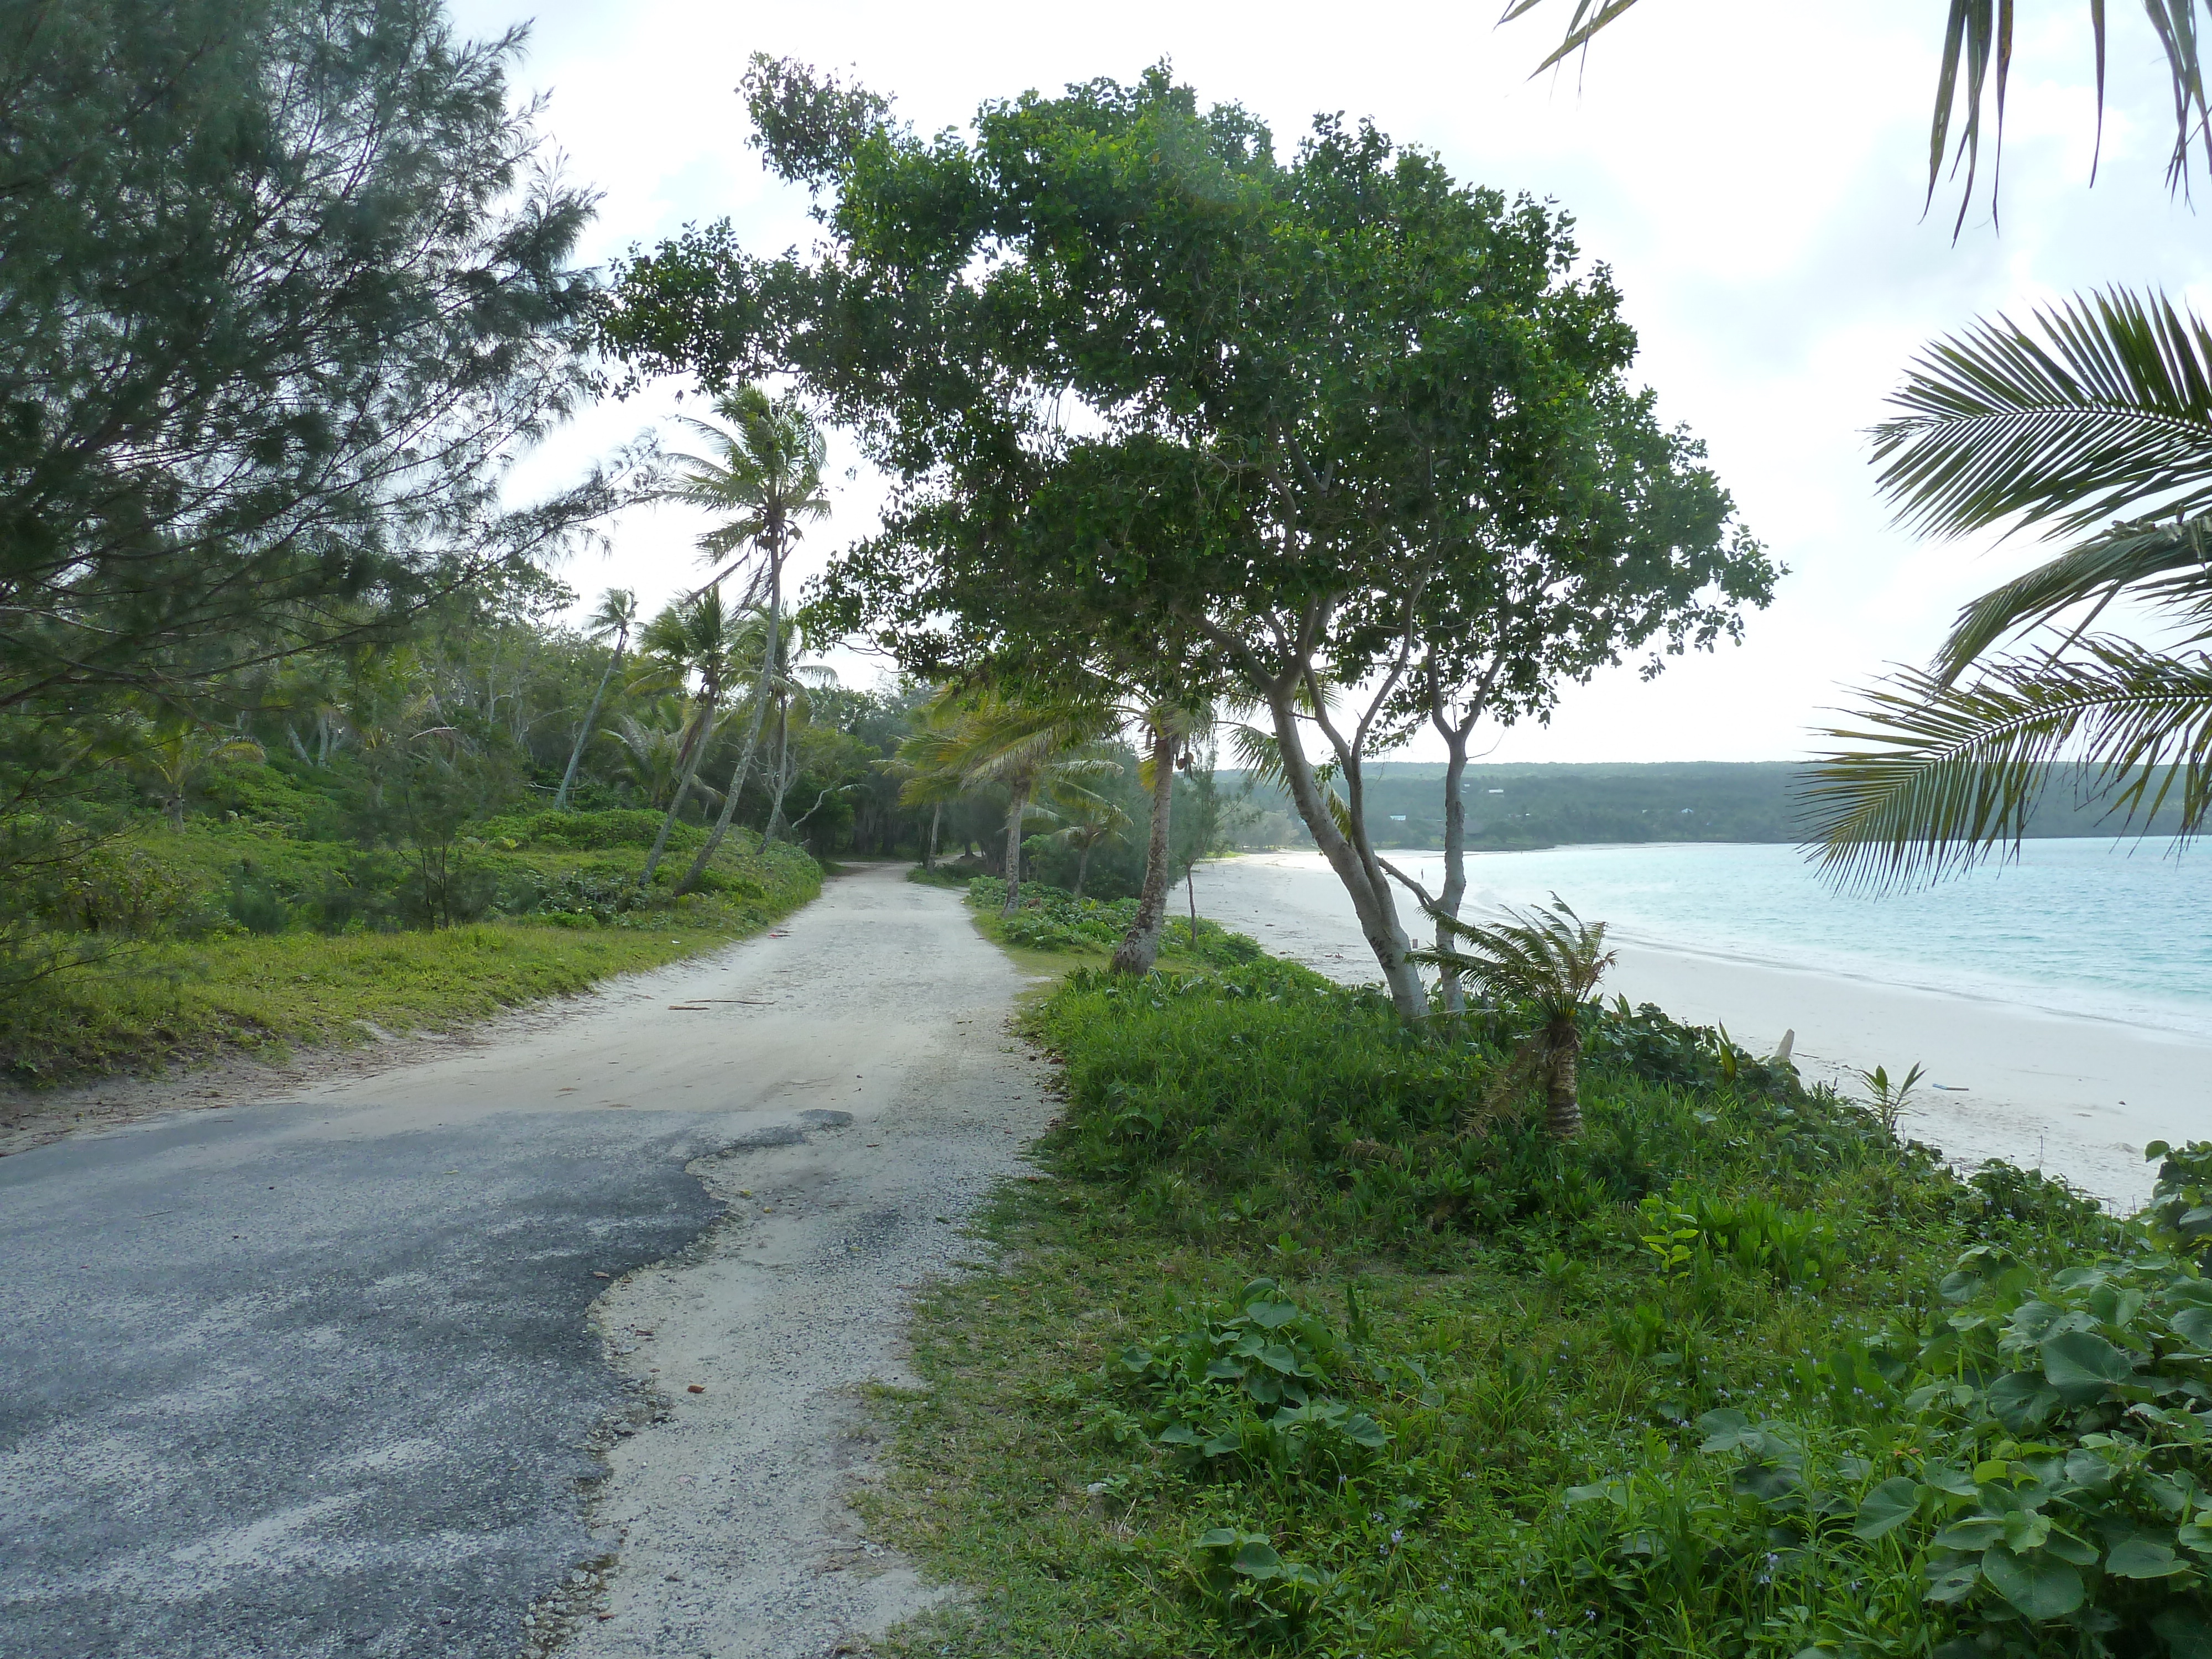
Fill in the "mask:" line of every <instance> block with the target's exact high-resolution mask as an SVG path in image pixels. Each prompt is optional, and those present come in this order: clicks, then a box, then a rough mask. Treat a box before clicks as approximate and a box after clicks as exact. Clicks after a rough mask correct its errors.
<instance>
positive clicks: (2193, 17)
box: [1498, 0, 2212, 235]
mask: <svg viewBox="0 0 2212 1659" xmlns="http://www.w3.org/2000/svg"><path fill="white" fill-rule="evenodd" d="M1543 3H1544V0H1510V3H1509V4H1508V5H1507V6H1506V8H1505V15H1504V16H1503V17H1501V18H1499V19H1498V21H1499V22H1500V23H1501V24H1504V23H1510V22H1511V21H1513V20H1514V19H1515V18H1516V17H1522V16H1525V15H1527V14H1528V13H1529V12H1532V11H1534V9H1536V8H1537V7H1538V6H1540V5H1541V4H1543ZM1635 3H1636V0H1575V9H1574V12H1573V14H1572V15H1571V16H1570V17H1569V19H1568V20H1567V32H1566V35H1565V38H1564V39H1563V40H1561V41H1560V42H1559V45H1558V46H1555V47H1554V48H1553V51H1552V54H1551V56H1549V57H1548V58H1545V59H1544V61H1543V62H1542V63H1541V64H1538V65H1537V67H1536V73H1537V74H1539V75H1541V74H1542V73H1543V72H1544V70H1547V69H1550V68H1551V67H1552V66H1553V64H1557V63H1559V62H1560V61H1561V60H1562V59H1564V58H1566V57H1567V56H1568V55H1569V54H1570V53H1571V52H1579V51H1581V50H1582V49H1583V47H1585V46H1588V45H1589V42H1590V38H1591V37H1592V36H1593V35H1595V33H1597V32H1598V31H1599V30H1600V29H1601V28H1603V27H1606V25H1607V24H1608V23H1610V22H1612V21H1613V20H1614V19H1616V18H1618V17H1619V16H1620V15H1621V14H1622V13H1623V12H1625V11H1626V10H1627V9H1629V7H1631V6H1632V5H1633V4H1635ZM2013 4H2014V0H1947V3H1946V4H1945V6H1944V18H1943V58H1942V66H1941V67H1940V68H1939V69H1938V70H1936V108H1935V112H1934V115H1933V117H1932V118H1930V120H1929V129H1928V199H1929V202H1930V203H1933V202H1934V201H1935V199H1936V188H1937V186H1938V185H1941V184H1942V180H1943V173H1944V169H1945V168H1946V167H1947V166H1948V167H1949V168H1950V170H1951V172H1952V173H1954V175H1955V174H1956V173H1958V172H1959V170H1960V168H1961V167H1963V168H1964V169H1965V172H1966V179H1965V183H1964V186H1963V188H1962V190H1961V191H1960V197H1959V217H1958V220H1957V222H1956V223H1954V225H1953V227H1952V234H1954V235H1956V234H1958V231H1959V229H1960V228H1961V227H1963V226H1964V225H1965V223H1966V210H1967V209H1968V208H1969V207H1971V206H1972V204H1973V199H1974V186H1975V184H1976V183H1977V181H1978V179H1979V177H1980V167H1981V154H1982V138H1983V135H1984V130H1985V129H1984V121H1985V116H1984V111H1985V110H1986V111H1987V114H1988V117H1990V118H1993V119H1992V120H1990V122H1989V126H1990V128H1992V129H1993V131H1991V132H1990V150H1991V152H1992V154H1993V155H1994V154H1995V153H1996V152H1999V151H2001V150H2002V147H2003V143H2004V109H2005V92H2006V88H2007V85H2008V82H2009V80H2010V78H2011V74H2012V48H2013ZM2143 10H2144V12H2145V13H2146V14H2147V15H2148V17H2149V19H2150V26H2151V32H2152V33H2154V34H2155V35H2156V36H2157V37H2158V44H2159V49H2160V51H2161V52H2164V53H2165V54H2166V75H2167V78H2168V81H2169V82H2170V83H2171V85H2172V95H2173V149H2172V153H2171V154H2170V155H2169V156H2168V158H2167V161H2166V185H2167V187H2168V188H2169V189H2171V190H2172V191H2177V192H2179V191H2182V190H2184V189H2185V188H2186V186H2187V185H2188V182H2189V170H2190V165H2191V156H2192V155H2193V154H2194V147H2195V145H2196V144H2197V143H2198V142H2199V141H2200V140H2201V141H2202V142H2203V144H2204V148H2205V155H2206V157H2207V159H2208V161H2212V103H2208V101H2207V98H2206V94H2205V87H2204V73H2203V61H2202V58H2201V55H2200V52H2199V49H2198V45H2197V0H2143ZM2088 12H2089V37H2090V43H2091V46H2092V49H2093V57H2094V63H2095V77H2096V84H2097V130H2098V134H2099V138H2100V148H2101V141H2102V137H2103V132H2104V125H2105V56H2106V35H2105V0H2088ZM1954 125H1955V127H1956V130H1957V131H1956V137H1955V139H1954ZM2089 176H2090V179H2091V181H2092V182H2094V180H2095V179H2096V169H2095V167H2094V166H2093V165H2092V167H2091V169H2090V175H2089ZM1990 200H1991V204H1992V209H1993V210H1994V205H1995V201H1996V168H1995V167H1992V168H1991V183H1990Z"/></svg>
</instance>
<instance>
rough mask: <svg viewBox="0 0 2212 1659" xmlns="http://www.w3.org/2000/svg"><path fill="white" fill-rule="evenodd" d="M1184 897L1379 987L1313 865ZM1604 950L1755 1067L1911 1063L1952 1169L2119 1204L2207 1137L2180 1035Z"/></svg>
mask: <svg viewBox="0 0 2212 1659" xmlns="http://www.w3.org/2000/svg"><path fill="white" fill-rule="evenodd" d="M1196 885H1197V892H1198V906H1199V911H1200V914H1201V915H1206V916H1210V917H1212V919H1213V920H1214V921H1219V922H1221V923H1223V924H1224V925H1225V926H1226V927H1233V928H1235V929H1237V930H1238V931H1239V932H1242V933H1250V934H1251V935H1252V936H1253V937H1254V938H1255V939H1259V940H1260V941H1261V943H1262V944H1264V945H1267V947H1268V948H1269V949H1270V950H1272V951H1276V952H1277V953H1278V954H1279V955H1282V956H1286V957H1292V958H1293V959H1295V960H1298V961H1302V962H1306V963H1310V964H1311V965H1312V966H1313V967H1315V968H1316V969H1320V970H1321V971H1322V972H1323V973H1326V974H1328V975H1332V976H1334V977H1335V978H1338V979H1341V980H1346V981H1354V982H1357V981H1370V980H1374V979H1376V978H1377V977H1378V975H1377V974H1376V968H1375V960H1374V957H1373V955H1372V954H1371V953H1370V951H1369V950H1368V948H1367V943H1366V941H1365V940H1364V939H1363V938H1362V937H1361V936H1360V933H1359V927H1358V922H1357V921H1356V920H1355V918H1354V917H1353V915H1352V902H1351V901H1350V900H1349V899H1348V898H1346V896H1345V893H1344V889H1343V888H1342V886H1341V885H1340V884H1339V883H1338V882H1337V879H1336V878H1335V876H1334V873H1333V872H1331V871H1330V870H1329V869H1328V866H1327V865H1326V864H1325V863H1323V862H1322V859H1321V857H1320V855H1319V854H1312V853H1304V854H1301V853H1268V854H1250V855H1247V856H1245V857H1243V858H1237V859H1229V860H1222V861H1221V862H1219V863H1218V864H1210V865H1206V866H1201V867H1200V870H1199V872H1198V874H1197V878H1196ZM1409 908H1410V907H1404V906H1401V915H1402V914H1404V912H1405V911H1406V910H1407V909H1409ZM1616 943H1618V944H1619V945H1620V965H1619V967H1618V968H1616V969H1614V970H1613V973H1612V974H1611V975H1608V976H1607V981H1606V984H1605V987H1604V992H1605V994H1607V996H1608V997H1609V996H1611V995H1613V994H1615V993H1618V994H1621V995H1624V996H1626V997H1627V999H1628V1000H1630V1001H1631V1002H1634V1003H1642V1002H1656V1003H1657V1004H1658V1005H1659V1006H1661V1007H1662V1008H1664V1009H1665V1010H1666V1011H1667V1012H1668V1013H1669V1014H1671V1015H1673V1016H1674V1018H1677V1019H1680V1020H1686V1021H1688V1022H1690V1023H1692V1024H1699V1025H1715V1024H1718V1025H1725V1026H1726V1027H1727V1028H1728V1031H1729V1036H1731V1037H1733V1038H1734V1039H1735V1041H1736V1042H1739V1043H1741V1045H1742V1046H1743V1047H1745V1048H1749V1049H1752V1050H1753V1051H1755V1052H1757V1053H1760V1054H1765V1053H1768V1052H1771V1050H1772V1049H1773V1048H1774V1046H1775V1045H1776V1043H1778V1042H1780V1041H1781V1038H1782V1034H1783V1032H1784V1030H1795V1031H1796V1048H1795V1050H1794V1054H1793V1058H1794V1059H1795V1060H1796V1062H1797V1066H1798V1069H1799V1070H1800V1072H1801V1073H1803V1075H1804V1077H1805V1079H1806V1081H1807V1082H1808V1083H1820V1082H1826V1083H1832V1084H1834V1085H1836V1086H1837V1087H1838V1088H1839V1089H1841V1090H1842V1091H1844V1093H1846V1094H1853V1095H1859V1096H1863V1094H1864V1092H1865V1091H1864V1090H1863V1087H1861V1085H1859V1083H1858V1080H1857V1079H1856V1078H1855V1077H1853V1076H1851V1075H1850V1073H1851V1072H1852V1070H1853V1069H1855V1068H1857V1067H1862V1066H1863V1067H1869V1068H1871V1067H1872V1066H1876V1065H1881V1066H1887V1068H1888V1069H1889V1073H1890V1074H1891V1076H1892V1077H1897V1076H1899V1075H1901V1074H1902V1073H1904V1072H1905V1069H1906V1068H1907V1067H1909V1066H1911V1065H1912V1064H1913V1063H1914V1062H1915V1061H1918V1062H1919V1063H1920V1064H1921V1065H1923V1066H1925V1067H1926V1068H1927V1081H1926V1082H1925V1083H1923V1085H1921V1088H1920V1090H1919V1091H1918V1092H1917V1094H1916V1096H1915V1097H1914V1100H1913V1103H1912V1106H1911V1109H1908V1110H1907V1112H1906V1115H1905V1130H1906V1133H1910V1134H1911V1135H1913V1136H1915V1137H1916V1138H1917V1139H1922V1140H1925V1141H1927V1142H1929V1143H1930V1144H1931V1145H1934V1146H1941V1147H1942V1149H1943V1151H1944V1152H1946V1153H1947V1154H1948V1156H1949V1157H1950V1158H1952V1159H1953V1160H1954V1162H1956V1163H1959V1164H1962V1165H1972V1164H1977V1163H1978V1162H1980V1161H1981V1160H1983V1159H1984V1158H2006V1159H2008V1160H2009V1161H2011V1162H2013V1163H2015V1164H2023V1165H2025V1166H2027V1167H2028V1168H2031V1169H2042V1170H2046V1171H2048V1172H2049V1173H2051V1174H2052V1175H2058V1176H2065V1177H2066V1178H2067V1179H2068V1180H2069V1181H2072V1182H2076V1183H2078V1184H2079V1185H2081V1187H2084V1188H2087V1190H2089V1191H2090V1192H2093V1193H2094V1194H2097V1195H2098V1196H2099V1197H2100V1198H2103V1199H2106V1200H2108V1201H2110V1202H2112V1203H2115V1204H2118V1205H2121V1206H2135V1205H2136V1204H2139V1203H2141V1202H2142V1200H2143V1199H2144V1198H2146V1197H2147V1196H2148V1194H2149V1192H2150V1183H2151V1179H2152V1176H2153V1175H2154V1173H2155V1170H2154V1168H2153V1167H2152V1166H2151V1165H2149V1164H2146V1163H2145V1162H2144V1160H2143V1156H2142V1148H2143V1145H2144V1143H2145V1142H2146V1141H2150V1140H2160V1139H2162V1140H2171V1141H2176V1142H2179V1141H2183V1140H2189V1139H2212V1045H2208V1044H2207V1043H2206V1042H2203V1040H2202V1039H2201V1038H2198V1037H2196V1036H2190V1035H2187V1034H2185V1033H2181V1032H2178V1031H2165V1030H2157V1029H2155V1028H2153V1027H2150V1026H2144V1025H2130V1024H2122V1023H2120V1022H2118V1021H2116V1020H2102V1019H2089V1018H2072V1017H2069V1016H2067V1015H2063V1014H2054V1013H2049V1012H2042V1011H2040V1010H2035V1009H2029V1008H2022V1007H2018V1006H2013V1005H2010V1004H2007V1003H2003V1002H1998V1001H1993V1000H1984V999H1980V998H1974V997H1967V996H1960V995H1958V994H1954V993H1951V992H1946V991H1938V990H1931V989H1923V988H1922V987H1916V986H1911V985H1904V984H1893V983H1885V982H1883V981H1878V980H1875V979H1871V978H1860V977H1856V976H1853V975H1845V974H1839V973H1836V972H1833V971H1830V970H1826V969H1807V968H1800V967H1794V966H1791V965H1790V964H1788V963H1782V962H1765V961H1752V960H1748V959H1746V958H1742V957H1723V956H1715V955H1708V954H1704V953H1701V952H1698V951H1686V950H1682V949H1679V948H1674V947H1671V946H1668V945H1664V944H1663V943H1662V942H1658V941H1648V940H1642V939H1635V938H1633V937H1632V936H1627V935H1616ZM1936 1085H1942V1086H1941V1087H1938V1086H1936Z"/></svg>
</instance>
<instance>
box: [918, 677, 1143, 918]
mask: <svg viewBox="0 0 2212 1659" xmlns="http://www.w3.org/2000/svg"><path fill="white" fill-rule="evenodd" d="M937 713H938V718H939V720H941V721H942V722H943V726H944V729H945V732H946V735H947V738H948V741H947V742H946V744H945V747H944V752H943V754H942V757H941V758H940V760H939V766H940V768H941V769H942V772H943V773H944V775H947V776H950V777H952V778H955V779H957V781H959V784H960V786H961V787H962V788H963V789H973V788H976V787H981V786H984V785H990V784H995V785H997V786H998V787H1000V788H1003V789H1004V790H1006V907H1005V910H1004V914H1005V915H1013V913H1014V911H1015V909H1016V908H1018V906H1019V905H1020V903H1021V892H1022V829H1023V826H1024V824H1025V823H1027V821H1028V819H1029V816H1030V808H1031V805H1032V803H1033V802H1034V801H1035V800H1036V795H1037V792H1038V790H1039V789H1041V788H1045V787H1057V786H1060V785H1062V784H1066V783H1079V782H1081V781H1084V780H1085V779H1090V778H1096V777H1099V776H1103V775H1105V774H1106V773H1108V772H1109V771H1118V770H1119V769H1121V763H1120V762H1119V761H1117V760H1115V759H1114V758H1112V757H1109V756H1105V755H1101V754H1098V753H1096V752H1094V750H1095V745H1096V744H1097V743H1098V742H1099V740H1100V739H1102V738H1105V737H1106V736H1108V735H1109V733H1110V732H1112V731H1113V729H1114V726H1115V715H1114V713H1113V711H1112V710H1111V709H1109V708H1101V707H1096V706H1093V705H1090V704H1084V703H1074V702H1057V701H1051V700H1039V701H1025V700H1024V699H1021V698H1018V697H1013V696H1006V695H1004V694H1002V693H1000V692H997V691H984V692H981V693H971V694H967V695H965V696H963V694H961V693H959V692H958V691H957V690H948V691H947V692H945V694H944V695H942V696H940V697H939V700H938V704H937Z"/></svg>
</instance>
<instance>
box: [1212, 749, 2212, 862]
mask: <svg viewBox="0 0 2212 1659" xmlns="http://www.w3.org/2000/svg"><path fill="white" fill-rule="evenodd" d="M1803 770H1804V769H1803V767H1802V766H1801V765H1800V764H1799V763H1796V762H1794V761H1752V762H1725V761H1658V762H1650V763H1637V762H1626V761H1624V762H1613V763H1605V764H1601V765H1579V766H1576V765H1557V766H1536V765H1522V766H1470V767H1468V769H1467V779H1466V789H1465V794H1466V800H1467V827H1468V846H1469V847H1476V848H1486V849H1490V850H1493V851H1497V850H1510V849H1512V848H1532V847H1559V846H1567V845H1572V844H1575V843H1577V842H1646V841H1753V842H1790V841H1795V840H1796V839H1797V838H1798V837H1797V831H1796V817H1797V807H1796V798H1795V786H1796V781H1797V778H1798V777H1799V775H1800V774H1801V773H1802V771H1803ZM1443 771H1444V769H1443V763H1441V762H1433V763H1431V762H1418V761H1388V762H1383V763H1370V770H1369V776H1368V783H1367V825H1368V832H1369V834H1370V836H1373V837H1374V839H1375V841H1376V844H1377V845H1378V846H1385V847H1422V848H1433V847H1438V846H1441V845H1442V844H1443ZM1217 782H1218V786H1219V787H1220V789H1221V793H1223V795H1224V796H1225V797H1227V798H1229V799H1237V798H1238V797H1239V796H1240V794H1243V791H1244V789H1245V777H1244V775H1243V773H1241V772H1234V771H1226V772H1222V773H1219V774H1218V775H1217ZM1244 803H1245V805H1246V808H1247V813H1246V821H1245V823H1243V825H1242V826H1241V827H1240V829H1238V831H1237V839H1238V842H1239V844H1240V845H1243V846H1248V847H1266V846H1295V845H1298V844H1300V843H1302V842H1307V841H1309V840H1310V837H1309V836H1307V835H1306V832H1305V829H1304V825H1302V824H1301V823H1298V821H1297V815H1296V814H1295V813H1293V812H1292V811H1291V810H1290V804H1289V802H1288V801H1287V800H1285V799H1284V798H1283V796H1282V795H1281V794H1280V793H1279V792H1278V791H1277V790H1276V789H1275V788H1274V787H1273V786H1271V785H1268V784H1265V783H1261V784H1257V785H1255V786H1254V787H1252V789H1251V791H1250V793H1249V795H1247V796H1244ZM2171 817H2172V812H2171V811H2168V812H2166V813H2162V814H2161V815H2160V823H2159V825H2158V826H2157V827H2158V828H2160V829H2169V828H2170V825H2168V824H2167V823H2166V820H2167V819H2169V818H2171ZM2115 828H2116V826H2115V823H2114V821H2113V820H2112V819H2111V818H2110V817H2106V809H2105V808H2104V807H2102V806H2088V807H2080V806H2076V805H2075V800H2074V793H2073V788H2072V785H2071V781H2070V780H2069V779H2059V780H2057V781H2056V782H2055V785H2054V787H2052V788H2051V789H2050V790H2048V791H2047V792H2046V793H2045V800H2044V803H2043V805H2041V806H2040V807H2039V809H2038V811H2037V812H2036V816H2035V817H2034V820H2033V823H2032V824H2031V825H2030V829H2029V833H2030V834H2031V835H2033V836H2109V835H2112V834H2113V833H2114V832H2115Z"/></svg>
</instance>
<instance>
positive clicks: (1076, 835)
mask: <svg viewBox="0 0 2212 1659" xmlns="http://www.w3.org/2000/svg"><path fill="white" fill-rule="evenodd" d="M1037 810H1038V811H1041V812H1042V813H1043V815H1044V816H1045V817H1048V818H1053V819H1055V820H1057V821H1058V823H1059V824H1060V828H1059V829H1055V830H1054V831H1053V832H1052V839H1053V840H1054V841H1057V842H1065V843H1066V845H1067V846H1070V847H1073V848H1074V849H1075V852H1076V860H1075V890H1074V896H1075V897H1077V898H1081V897H1082V896H1083V884H1084V883H1085V881H1086V880H1088V879H1089V878H1090V875H1091V854H1094V853H1096V852H1097V850H1098V849H1099V848H1102V847H1103V846H1104V845H1106V843H1107V842H1112V841H1119V840H1121V836H1122V834H1123V833H1124V832H1125V831H1126V830H1127V829H1128V828H1129V823H1130V819H1129V815H1128V814H1127V812H1125V811H1122V810H1121V807H1120V806H1118V805H1115V803H1114V802H1112V801H1110V800H1108V799H1106V798H1105V796H1103V795H1101V794H1098V793H1095V792H1094V791H1092V790H1089V789H1085V788H1084V787H1082V786H1081V785H1080V784H1077V783H1073V782H1068V781H1063V782H1060V784H1058V786H1057V787H1052V788H1050V789H1048V791H1047V792H1046V793H1045V798H1044V799H1043V800H1042V802H1041V803H1040V804H1039V806H1038V809H1037Z"/></svg>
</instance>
